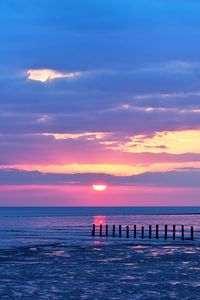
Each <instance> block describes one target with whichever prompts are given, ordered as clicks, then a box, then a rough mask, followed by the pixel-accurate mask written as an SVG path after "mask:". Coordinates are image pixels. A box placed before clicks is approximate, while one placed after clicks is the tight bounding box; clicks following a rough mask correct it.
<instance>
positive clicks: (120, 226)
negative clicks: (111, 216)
mask: <svg viewBox="0 0 200 300" xmlns="http://www.w3.org/2000/svg"><path fill="white" fill-rule="evenodd" d="M119 237H122V225H119Z"/></svg>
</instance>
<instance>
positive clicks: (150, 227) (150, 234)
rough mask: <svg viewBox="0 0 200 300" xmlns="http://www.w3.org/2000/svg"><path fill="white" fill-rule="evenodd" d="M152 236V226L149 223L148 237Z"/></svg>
mask: <svg viewBox="0 0 200 300" xmlns="http://www.w3.org/2000/svg"><path fill="white" fill-rule="evenodd" d="M151 238H152V226H151V225H149V239H151Z"/></svg>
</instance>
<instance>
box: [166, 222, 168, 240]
mask: <svg viewBox="0 0 200 300" xmlns="http://www.w3.org/2000/svg"><path fill="white" fill-rule="evenodd" d="M167 227H168V226H167V225H165V240H167Z"/></svg>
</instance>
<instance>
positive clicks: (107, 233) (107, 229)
mask: <svg viewBox="0 0 200 300" xmlns="http://www.w3.org/2000/svg"><path fill="white" fill-rule="evenodd" d="M106 236H108V225H106Z"/></svg>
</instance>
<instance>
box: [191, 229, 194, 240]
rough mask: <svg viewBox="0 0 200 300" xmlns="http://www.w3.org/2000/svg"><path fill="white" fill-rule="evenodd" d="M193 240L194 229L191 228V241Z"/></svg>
mask: <svg viewBox="0 0 200 300" xmlns="http://www.w3.org/2000/svg"><path fill="white" fill-rule="evenodd" d="M193 240H194V227H193V226H191V241H193Z"/></svg>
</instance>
